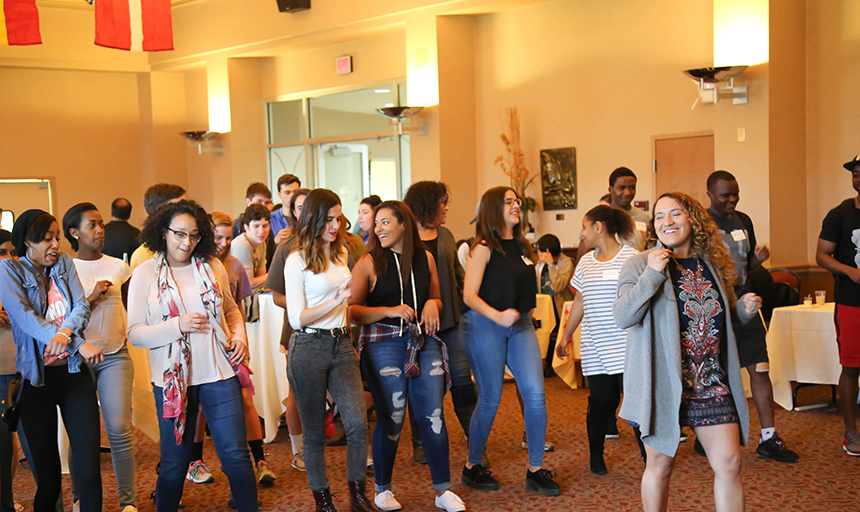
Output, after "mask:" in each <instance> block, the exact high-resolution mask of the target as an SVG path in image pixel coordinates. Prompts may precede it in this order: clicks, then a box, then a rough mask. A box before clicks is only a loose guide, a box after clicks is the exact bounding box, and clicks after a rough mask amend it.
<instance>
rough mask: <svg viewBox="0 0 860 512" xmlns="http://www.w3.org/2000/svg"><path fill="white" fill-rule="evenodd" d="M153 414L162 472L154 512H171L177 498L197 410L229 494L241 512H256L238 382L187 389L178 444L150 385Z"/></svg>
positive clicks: (160, 395)
mask: <svg viewBox="0 0 860 512" xmlns="http://www.w3.org/2000/svg"><path fill="white" fill-rule="evenodd" d="M152 390H153V394H154V395H155V408H156V409H157V413H158V430H159V434H160V435H161V471H160V472H159V473H158V481H157V482H156V484H155V500H156V509H157V510H158V512H168V511H170V512H175V511H176V510H177V509H178V507H179V500H180V498H182V488H183V486H184V485H185V475H186V474H187V472H188V464H190V463H191V450H192V448H193V447H194V431H195V430H196V427H197V410H198V408H202V409H203V414H205V415H206V422H207V423H208V425H209V431H210V432H211V433H212V441H213V444H214V445H215V453H217V454H218V459H219V460H220V461H221V469H222V471H224V474H226V475H227V480H228V481H229V482H230V492H231V493H232V495H233V500H234V501H235V502H236V507H237V508H238V510H240V511H249V512H250V511H256V510H257V479H256V478H255V477H254V467H253V466H252V465H251V456H250V455H249V454H248V444H247V441H246V438H247V430H246V428H245V409H244V405H243V403H244V402H243V401H242V387H241V386H240V385H239V379H238V378H237V377H231V378H229V379H227V380H219V381H217V382H210V383H208V384H200V385H198V386H188V405H187V407H186V414H185V419H186V422H185V433H184V434H183V436H182V444H179V445H177V444H176V435H175V434H174V433H173V420H172V419H164V418H163V417H162V415H163V412H162V410H163V405H164V404H163V403H162V402H163V400H164V395H163V393H162V388H160V387H158V386H156V385H154V384H153V386H152Z"/></svg>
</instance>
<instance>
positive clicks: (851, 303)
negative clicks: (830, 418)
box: [815, 155, 860, 457]
mask: <svg viewBox="0 0 860 512" xmlns="http://www.w3.org/2000/svg"><path fill="white" fill-rule="evenodd" d="M843 167H845V168H846V169H847V170H848V171H850V172H851V183H852V184H853V186H854V190H855V191H856V192H857V196H856V197H853V198H851V199H846V200H845V201H843V202H842V203H841V204H839V206H837V207H836V208H834V209H832V210H830V212H828V213H827V216H826V217H824V222H822V223H821V234H820V235H818V249H817V250H816V251H815V261H816V262H817V263H818V265H820V266H822V267H824V268H826V269H827V270H829V271H830V272H831V273H833V277H834V279H835V280H836V283H835V286H834V290H833V295H834V298H835V299H836V314H835V315H834V321H835V323H836V343H837V344H838V345H839V364H841V365H842V374H841V375H840V376H839V403H840V406H841V409H842V419H843V420H844V422H845V441H844V442H843V445H842V448H843V449H844V450H845V451H846V452H847V453H848V455H853V456H855V457H857V456H860V433H858V432H857V419H856V414H855V407H856V404H857V389H858V386H857V379H858V378H860V155H857V156H855V157H854V159H853V160H851V161H849V162H846V163H845V164H844V165H843Z"/></svg>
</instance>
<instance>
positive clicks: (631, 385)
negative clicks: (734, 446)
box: [612, 249, 751, 457]
mask: <svg viewBox="0 0 860 512" xmlns="http://www.w3.org/2000/svg"><path fill="white" fill-rule="evenodd" d="M653 250H654V249H650V250H648V251H645V252H643V253H640V254H637V255H636V256H632V257H631V258H630V259H628V260H627V261H626V262H625V263H624V266H623V267H622V269H621V275H620V277H619V279H618V294H617V296H616V298H615V303H614V304H613V305H612V313H613V314H614V316H615V323H616V324H617V325H618V327H620V328H622V329H627V353H626V357H625V362H624V403H623V404H622V405H621V411H620V412H619V413H618V415H619V416H621V417H622V418H624V419H626V420H629V421H632V422H635V423H637V424H639V426H640V429H641V431H642V441H643V442H644V443H646V444H647V445H648V446H650V447H652V448H654V449H655V450H657V451H659V452H661V453H665V454H666V455H669V456H670V457H674V456H675V452H676V451H677V449H678V442H679V441H678V440H679V439H680V435H681V427H680V426H679V424H678V416H679V410H680V407H681V333H680V320H679V316H678V305H677V302H676V297H675V290H674V287H673V286H672V280H671V279H669V272H668V270H664V271H663V272H662V273H660V272H657V271H655V270H654V269H652V268H651V267H649V266H648V254H649V253H650V252H651V251H653ZM706 263H707V265H708V268H709V269H710V270H711V273H712V274H713V275H714V276H716V275H717V273H716V272H715V271H714V267H713V266H712V265H711V263H710V262H707V261H706ZM717 286H718V287H719V290H720V295H721V296H722V299H723V308H724V309H725V311H726V312H731V311H732V308H731V307H730V298H729V296H728V295H727V294H726V290H725V289H723V285H722V283H721V282H719V279H717ZM732 305H733V306H734V307H735V310H734V314H732V315H731V316H732V317H736V318H739V319H740V320H741V321H742V322H744V323H746V322H747V321H749V319H750V318H751V315H750V314H749V313H748V312H747V311H746V309H745V308H744V307H743V303H742V302H740V301H736V304H732ZM723 333H724V336H723V341H722V342H721V343H720V364H721V365H722V367H723V369H724V370H726V372H727V373H728V377H729V382H728V384H729V389H730V390H731V392H732V398H733V399H734V401H735V407H736V408H737V412H738V418H739V420H740V424H739V426H740V443H741V444H742V445H746V444H747V437H748V436H749V410H748V409H747V401H746V397H745V396H744V389H743V382H742V381H741V368H740V363H739V360H738V349H737V345H736V344H735V335H734V330H733V329H732V324H731V321H730V319H729V318H726V325H725V326H724V328H723Z"/></svg>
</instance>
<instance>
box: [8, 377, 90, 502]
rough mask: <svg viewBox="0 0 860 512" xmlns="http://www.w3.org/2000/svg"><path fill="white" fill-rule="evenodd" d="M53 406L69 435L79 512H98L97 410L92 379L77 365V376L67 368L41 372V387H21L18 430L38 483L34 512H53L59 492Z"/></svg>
mask: <svg viewBox="0 0 860 512" xmlns="http://www.w3.org/2000/svg"><path fill="white" fill-rule="evenodd" d="M57 406H59V407H60V412H61V414H62V415H63V423H65V426H66V432H67V433H68V434H69V445H70V448H71V450H72V451H74V452H75V456H74V458H73V459H72V461H71V464H72V468H71V470H72V473H73V474H74V475H75V486H76V487H77V489H78V491H79V493H80V496H81V501H80V509H81V511H82V512H100V511H101V509H102V479H101V468H100V461H99V457H100V449H99V438H100V425H99V407H98V402H97V401H96V388H95V384H94V383H93V377H92V375H91V374H90V371H89V369H87V367H86V365H85V364H83V363H81V371H80V372H79V373H69V371H68V366H66V365H63V366H46V367H45V385H44V386H42V387H38V388H37V387H33V386H32V385H31V384H30V382H29V381H26V380H25V381H24V390H23V392H22V396H21V406H20V407H21V425H22V426H23V428H24V431H25V432H26V433H27V441H28V444H29V445H30V456H31V457H32V460H31V461H30V462H31V464H32V465H33V472H34V473H35V475H36V481H37V482H38V485H37V488H36V497H35V499H34V500H33V510H34V511H35V512H53V511H54V510H55V508H56V505H57V498H58V497H59V496H60V493H61V491H62V482H63V480H62V473H61V471H62V468H61V466H60V453H59V450H58V447H57Z"/></svg>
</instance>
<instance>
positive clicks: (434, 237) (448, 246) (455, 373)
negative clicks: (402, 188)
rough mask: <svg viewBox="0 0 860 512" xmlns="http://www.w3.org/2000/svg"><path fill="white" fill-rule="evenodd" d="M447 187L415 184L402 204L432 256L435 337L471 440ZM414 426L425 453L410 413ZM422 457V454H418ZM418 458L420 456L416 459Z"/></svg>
mask: <svg viewBox="0 0 860 512" xmlns="http://www.w3.org/2000/svg"><path fill="white" fill-rule="evenodd" d="M448 199H449V194H448V186H447V185H446V184H444V183H442V182H440V181H419V182H417V183H414V184H412V186H410V187H409V190H407V191H406V195H405V196H404V197H403V202H404V203H406V204H407V205H409V208H410V209H411V210H412V213H414V214H415V220H416V221H417V222H418V235H419V236H420V238H421V241H422V242H423V243H424V245H425V246H426V247H427V250H428V251H430V254H431V255H433V259H434V261H435V262H436V269H437V274H438V275H439V293H440V295H441V297H442V309H440V310H439V319H440V324H439V332H437V333H436V336H438V337H439V338H441V339H442V341H444V342H445V345H446V346H447V347H448V363H449V367H450V372H451V400H452V401H453V403H454V414H456V415H457V420H458V421H459V422H460V426H461V427H462V428H463V434H464V435H465V436H466V437H467V438H468V437H469V423H470V422H471V421H472V412H473V411H474V410H475V404H477V403H478V393H477V392H476V391H475V383H474V382H472V370H471V369H470V368H469V359H468V358H467V357H466V349H465V348H464V347H463V333H462V331H461V325H460V312H461V311H462V309H463V304H462V302H463V300H462V288H463V278H464V275H465V271H464V270H463V267H462V266H460V263H459V261H458V259H457V243H456V242H455V241H454V235H453V234H451V231H449V230H448V228H446V227H445V226H443V224H445V221H446V220H448ZM409 418H410V420H411V421H412V422H413V424H412V448H413V451H414V452H421V451H423V448H422V445H421V433H420V430H419V429H418V428H417V426H418V425H417V423H415V422H414V421H415V420H414V418H415V415H413V414H412V413H411V411H410V414H409ZM419 455H420V453H419ZM416 458H418V457H416Z"/></svg>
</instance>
